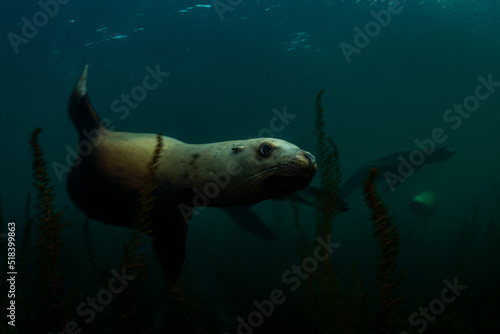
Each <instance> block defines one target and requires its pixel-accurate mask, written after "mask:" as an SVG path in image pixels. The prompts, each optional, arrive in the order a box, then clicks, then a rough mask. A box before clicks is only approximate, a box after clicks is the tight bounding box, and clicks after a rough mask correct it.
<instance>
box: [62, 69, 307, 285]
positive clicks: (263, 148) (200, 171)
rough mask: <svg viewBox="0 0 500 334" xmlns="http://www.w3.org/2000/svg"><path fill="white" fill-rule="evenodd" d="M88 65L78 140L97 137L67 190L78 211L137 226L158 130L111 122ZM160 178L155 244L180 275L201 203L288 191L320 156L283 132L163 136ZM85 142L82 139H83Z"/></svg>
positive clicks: (75, 112) (75, 104)
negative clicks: (91, 85) (205, 140)
mask: <svg viewBox="0 0 500 334" xmlns="http://www.w3.org/2000/svg"><path fill="white" fill-rule="evenodd" d="M86 82H87V67H85V69H84V71H83V73H82V75H81V77H80V79H79V80H78V82H77V84H76V86H75V88H74V90H73V93H72V95H71V97H70V100H69V105H68V110H69V115H70V118H71V120H72V122H73V124H74V126H75V128H76V130H77V131H78V134H79V138H80V141H83V140H86V139H87V138H88V137H89V133H90V134H92V135H91V137H93V138H94V142H93V146H92V147H91V149H90V150H87V151H86V152H79V153H80V156H79V158H78V159H77V162H75V164H74V165H73V168H72V172H71V173H70V174H69V175H68V180H67V187H68V193H69V195H70V197H71V199H72V200H73V202H74V203H75V204H76V206H77V207H78V208H80V210H82V211H83V212H84V213H85V214H86V215H88V216H89V217H90V218H92V219H96V220H99V221H101V222H104V223H108V224H113V225H119V226H131V224H132V223H133V222H134V219H135V217H136V216H137V214H138V210H139V198H140V190H141V189H142V187H143V178H144V176H145V175H146V174H147V167H146V165H147V163H148V162H149V161H150V159H151V156H152V154H153V152H154V149H155V147H156V145H157V135H155V134H142V133H130V132H115V131H111V130H109V129H107V128H106V127H105V126H104V124H103V122H102V121H101V119H100V118H99V116H98V115H97V113H96V112H95V110H94V108H93V107H92V105H91V103H90V101H89V98H88V96H87V88H86ZM162 140H163V150H162V152H161V159H160V161H159V162H160V165H159V169H158V172H157V173H156V176H155V179H154V183H155V185H156V186H157V188H156V191H155V193H154V195H155V199H156V205H155V209H154V212H153V214H152V217H153V222H152V223H153V224H152V236H153V238H154V241H153V249H154V251H155V254H156V256H157V257H158V259H159V261H160V263H161V264H162V266H163V268H164V271H165V274H166V275H167V276H168V277H169V278H170V279H172V280H173V281H175V280H176V279H177V278H178V276H179V274H180V269H181V266H182V263H183V261H184V257H185V238H186V233H187V223H188V222H189V219H190V218H191V215H192V214H193V213H194V214H197V213H198V211H197V210H199V209H196V207H205V206H215V207H225V206H233V205H245V204H252V203H256V202H259V201H263V200H266V199H271V198H276V197H282V196H287V195H289V194H291V193H293V192H294V191H297V190H299V189H302V188H304V187H306V186H307V185H309V183H310V182H311V179H312V178H313V176H314V174H315V172H316V168H317V166H316V159H315V157H314V156H313V155H312V154H310V153H309V152H306V151H303V150H301V149H300V148H298V147H297V146H295V145H293V144H291V143H289V142H286V141H284V140H280V139H274V138H257V139H248V140H235V141H225V142H218V143H209V144H186V143H183V142H181V141H179V140H177V139H174V138H170V137H165V136H162ZM79 146H81V145H79Z"/></svg>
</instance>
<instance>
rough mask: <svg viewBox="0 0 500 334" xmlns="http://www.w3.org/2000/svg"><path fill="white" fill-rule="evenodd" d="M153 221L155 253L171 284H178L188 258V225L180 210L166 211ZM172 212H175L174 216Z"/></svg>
mask: <svg viewBox="0 0 500 334" xmlns="http://www.w3.org/2000/svg"><path fill="white" fill-rule="evenodd" d="M165 212H169V213H170V214H162V215H161V216H160V217H156V218H155V219H154V221H153V232H152V234H151V236H152V237H153V251H154V252H155V255H156V258H157V259H158V261H159V262H160V265H161V266H162V268H163V273H164V275H165V277H166V278H167V279H168V280H169V281H170V283H172V284H173V283H175V282H177V279H178V278H179V276H180V273H181V269H182V264H183V263H184V259H185V258H186V236H187V227H188V224H187V222H186V220H185V217H184V216H183V215H182V214H181V212H180V211H179V209H178V208H175V210H171V211H169V210H165ZM172 212H175V213H174V214H172Z"/></svg>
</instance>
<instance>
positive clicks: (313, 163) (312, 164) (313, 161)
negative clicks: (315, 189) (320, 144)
mask: <svg viewBox="0 0 500 334" xmlns="http://www.w3.org/2000/svg"><path fill="white" fill-rule="evenodd" d="M302 154H303V155H304V157H305V158H306V159H307V160H309V167H313V168H314V169H316V157H315V156H314V155H312V154H311V153H309V152H307V151H302Z"/></svg>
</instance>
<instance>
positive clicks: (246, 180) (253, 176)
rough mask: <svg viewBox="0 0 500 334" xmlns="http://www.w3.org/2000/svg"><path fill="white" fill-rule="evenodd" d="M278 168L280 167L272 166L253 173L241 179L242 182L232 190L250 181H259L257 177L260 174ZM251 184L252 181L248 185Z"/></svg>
mask: <svg viewBox="0 0 500 334" xmlns="http://www.w3.org/2000/svg"><path fill="white" fill-rule="evenodd" d="M277 169H278V167H271V168H267V169H264V170H263V171H260V172H258V173H256V174H254V175H251V176H249V177H247V178H246V179H244V180H243V181H241V182H240V183H238V184H237V185H236V186H234V187H233V189H231V191H234V190H236V189H237V188H239V187H240V186H241V185H243V184H245V183H247V182H248V181H252V182H254V181H257V180H255V178H256V177H257V176H259V175H262V174H265V173H269V172H272V171H274V170H277ZM251 184H252V183H249V184H246V186H247V187H248V186H250V185H251Z"/></svg>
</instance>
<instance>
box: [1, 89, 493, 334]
mask: <svg viewBox="0 0 500 334" xmlns="http://www.w3.org/2000/svg"><path fill="white" fill-rule="evenodd" d="M323 94H324V91H321V92H320V93H319V94H318V97H317V99H316V108H315V111H316V123H315V127H316V135H317V139H318V144H317V158H318V160H317V161H318V173H319V178H320V186H321V189H322V193H323V195H322V196H321V197H319V198H318V199H317V202H316V206H315V209H314V215H310V214H304V212H305V210H306V209H305V208H304V207H301V206H299V205H298V204H297V203H293V202H292V203H291V204H289V205H288V206H287V210H288V211H289V212H288V213H289V216H290V217H292V218H291V219H292V222H291V223H290V222H288V224H287V226H288V227H290V226H293V228H292V230H293V231H292V232H293V233H295V234H296V236H297V238H296V240H298V243H297V245H296V250H297V251H296V254H291V255H290V254H285V253H287V252H289V251H288V250H287V249H283V253H284V254H283V256H285V255H286V256H287V257H290V256H291V257H293V258H294V259H295V260H294V261H295V263H302V268H306V269H307V275H304V276H303V278H301V280H300V281H295V283H296V284H295V285H293V287H294V288H295V289H293V288H292V289H289V290H292V293H287V294H286V301H285V302H283V303H280V304H279V305H274V306H273V312H272V314H270V315H269V316H268V317H267V316H266V317H265V316H263V315H262V314H261V315H260V317H261V318H258V317H257V318H255V315H256V314H257V313H255V312H256V311H255V307H253V304H252V300H259V301H260V300H264V299H265V298H269V291H272V290H273V289H276V288H277V287H280V288H282V291H285V287H286V285H285V283H284V282H285V281H286V280H284V279H283V277H278V279H276V280H273V278H269V279H267V276H269V275H266V279H265V280H262V279H260V280H259V279H257V278H255V273H253V272H251V271H249V270H248V269H247V268H246V264H245V263H244V262H238V261H234V263H232V265H231V266H230V267H228V266H222V265H220V266H218V265H217V263H215V264H214V266H215V267H216V268H217V270H218V271H219V272H220V273H221V275H220V277H221V279H222V278H225V279H226V280H225V281H223V283H222V284H225V285H226V289H227V291H237V290H238V289H240V290H241V291H242V293H241V294H231V293H230V292H228V295H229V296H228V297H227V300H226V301H222V302H220V303H214V302H213V301H211V300H208V299H207V297H206V294H204V293H202V289H201V288H200V282H199V281H200V280H201V279H203V278H200V277H197V276H196V275H194V274H193V273H191V272H189V271H187V270H184V271H183V272H182V275H181V277H180V279H179V282H178V283H176V284H171V283H170V282H167V281H163V282H160V284H158V285H156V286H154V287H152V286H151V285H150V284H149V283H150V277H151V276H152V272H151V270H150V268H151V267H150V266H148V261H147V254H146V251H147V249H149V248H147V247H142V246H143V245H144V243H145V242H147V241H148V237H147V236H146V235H147V234H148V233H151V224H150V221H151V217H150V215H151V213H152V212H153V210H154V208H155V196H154V194H155V185H154V182H153V180H154V177H155V173H156V172H157V168H158V161H159V158H160V156H161V151H162V145H163V143H162V140H161V136H158V139H157V145H156V148H155V150H154V152H151V160H150V161H149V163H148V165H147V166H148V168H147V170H148V173H147V174H146V175H144V180H143V183H144V187H143V191H142V194H141V201H140V202H141V212H140V214H139V216H138V217H137V218H136V220H135V223H134V226H133V228H130V229H129V230H128V238H127V240H126V242H125V243H124V245H123V251H122V256H121V261H120V262H119V263H116V264H115V265H114V268H116V271H117V272H118V273H120V272H122V270H123V271H124V272H126V273H127V275H128V277H130V280H128V282H127V284H126V285H125V284H124V286H123V287H122V288H120V289H118V291H117V292H116V293H114V295H113V296H112V298H113V301H112V302H110V303H109V307H108V308H107V309H106V310H104V311H103V313H102V314H100V315H98V316H96V315H95V314H94V318H95V321H94V318H92V319H91V320H90V317H89V318H85V319H86V320H90V321H88V322H87V321H82V319H81V317H78V314H77V313H75V310H78V309H79V306H80V305H81V304H79V303H81V302H82V300H83V301H84V300H85V297H87V296H88V295H89V294H90V296H95V295H96V291H99V292H98V293H97V297H98V298H99V296H100V292H101V291H106V290H105V289H106V287H107V286H108V284H109V281H110V279H112V277H113V275H112V274H110V272H109V270H107V268H101V267H100V266H99V264H98V263H96V255H95V253H94V248H93V245H92V243H93V234H92V230H91V229H90V228H89V226H88V224H87V222H85V224H84V233H83V234H82V240H84V241H83V242H84V243H85V244H86V246H87V252H86V254H84V256H83V258H85V259H86V261H87V262H88V263H87V264H88V265H87V266H86V269H87V270H88V272H87V273H85V275H87V276H88V277H91V278H92V279H93V282H81V281H75V280H71V279H69V278H68V274H67V272H65V271H64V265H65V262H64V260H63V259H62V258H61V254H63V253H64V252H66V250H69V245H68V244H67V243H65V241H66V239H65V238H66V237H65V230H66V229H67V227H69V225H70V224H75V222H71V220H68V219H65V218H64V217H63V215H64V209H62V210H61V209H58V208H56V206H55V204H54V203H55V202H54V199H55V192H54V187H53V185H52V184H51V181H50V179H49V177H48V173H47V164H46V162H45V161H44V156H43V151H42V148H41V144H40V134H41V129H35V130H34V131H33V133H32V136H31V138H30V146H31V149H32V156H33V190H32V192H33V194H34V196H33V198H32V196H31V195H30V194H28V195H27V199H26V207H25V217H24V224H22V227H23V230H22V231H21V230H18V231H17V238H18V239H19V240H18V241H17V243H18V248H17V266H18V276H17V277H18V282H17V291H16V303H17V308H16V327H12V326H8V325H7V324H6V321H3V322H2V323H0V332H1V333H23V334H24V333H86V332H88V333H113V332H115V333H134V334H137V333H218V334H222V333H227V334H232V333H245V334H250V333H404V334H407V333H422V332H425V333H451V332H453V333H455V332H456V333H499V332H500V321H499V320H498V319H500V303H499V302H498V301H499V300H500V289H499V287H498V282H499V281H500V266H499V263H498V259H499V258H500V248H499V247H498V246H499V245H500V186H499V185H497V184H496V182H494V180H493V182H492V183H493V184H494V185H493V194H494V195H493V202H494V204H493V207H492V210H491V212H490V213H488V216H487V218H484V215H480V214H479V212H478V210H479V209H478V208H477V206H473V208H472V211H471V212H467V213H465V214H463V215H462V216H461V217H460V218H452V217H450V218H448V220H449V222H448V221H446V222H443V224H444V223H446V224H448V225H447V226H453V228H454V231H456V234H454V235H451V233H450V234H449V240H448V241H447V243H446V244H445V243H443V242H441V243H436V242H435V238H436V237H435V236H433V235H431V233H430V232H429V231H427V230H425V229H423V228H422V227H419V226H416V225H411V224H410V223H409V226H410V228H409V229H406V230H404V233H403V232H402V229H401V222H399V221H397V220H396V219H394V218H392V217H391V215H390V212H389V210H388V208H387V207H386V206H385V204H384V203H383V202H382V200H381V197H380V196H379V194H378V192H377V189H376V183H375V180H376V173H377V169H376V168H375V169H373V170H371V171H370V172H369V174H367V175H366V182H365V186H364V190H363V192H364V197H365V202H366V207H367V211H368V213H369V215H368V216H362V217H360V218H359V219H360V221H359V222H353V225H354V223H356V224H358V225H360V224H362V225H364V226H366V227H367V228H368V229H369V230H371V233H370V235H369V239H361V242H363V243H367V244H370V245H371V246H373V247H371V248H363V249H371V250H372V251H361V252H359V253H358V254H357V257H346V258H345V259H344V258H342V257H340V256H338V255H337V254H340V252H343V251H344V250H343V248H348V247H349V246H344V242H345V243H346V244H348V241H344V240H342V244H337V243H335V242H334V240H336V239H335V236H336V234H338V233H339V232H341V231H343V230H344V229H345V228H346V226H342V224H340V223H339V221H337V217H338V213H339V211H340V210H339V205H338V203H337V201H338V197H339V188H340V184H341V176H342V171H341V164H340V159H339V150H338V148H337V146H336V145H335V142H334V141H333V140H332V138H331V137H330V136H328V135H327V134H326V132H325V130H324V128H325V111H324V109H323V105H322V102H321V98H322V95H323ZM33 199H34V200H33ZM33 202H34V203H33ZM33 207H34V208H35V209H36V211H35V213H34V214H32V213H31V209H32V208H33ZM282 209H283V207H280V210H282ZM306 217H307V218H306ZM311 217H313V218H314V219H313V220H312V219H311ZM0 222H1V226H2V230H1V231H0V232H2V233H5V226H6V222H5V221H4V218H3V211H2V206H1V197H0ZM344 224H345V223H344ZM358 225H356V226H358ZM35 226H36V227H37V228H34V227H35ZM306 226H307V227H306ZM18 227H21V224H18ZM311 227H314V228H313V230H314V231H311ZM427 228H429V227H427ZM449 229H450V230H451V227H450V228H449ZM288 232H289V231H288ZM232 241H234V242H236V243H237V242H239V240H232ZM358 242H359V241H358ZM324 244H329V245H333V246H334V247H333V248H335V249H334V250H332V252H327V253H324V252H323V253H321V254H322V256H321V257H318V256H317V255H318V253H317V251H316V250H317V249H318V248H317V247H318V245H324ZM0 252H1V255H2V259H4V258H6V256H5V253H6V246H5V242H3V240H2V243H1V244H0ZM325 254H326V255H325ZM342 254H345V253H342ZM66 255H67V256H70V257H71V256H73V255H72V254H71V252H70V251H68V252H67V253H66ZM85 255H86V256H85ZM353 258H355V260H353ZM312 259H315V261H313V260H312ZM256 261H257V263H259V261H261V262H262V263H264V262H265V261H266V259H265V258H259V259H256ZM359 261H361V262H362V263H372V268H366V265H363V266H361V265H360V262H359ZM5 266H6V264H5V263H4V261H3V260H2V264H1V267H2V273H1V279H2V281H1V282H0V289H1V293H2V295H5V294H6V291H7V284H6V274H5V273H6V272H7V270H6V267H5ZM346 268H350V270H346ZM279 278H281V281H280V280H279ZM436 282H437V283H436ZM89 286H90V287H91V288H89ZM96 287H97V289H96ZM99 289H101V290H99ZM243 290H244V291H243ZM151 291H153V294H154V295H156V296H158V297H159V298H157V299H158V300H160V302H159V303H158V302H155V303H152V302H151ZM443 291H444V292H443ZM108 293H109V292H108ZM101 296H105V294H104V293H103V294H102V295H101ZM443 296H444V297H443ZM229 301H230V302H229ZM214 305H217V307H214ZM262 305H263V304H262ZM2 308H3V310H5V309H6V308H7V304H6V301H5V299H2ZM252 314H253V315H254V318H253V320H252V318H251V316H252ZM246 315H248V317H246ZM3 318H4V319H5V316H3ZM255 319H262V321H260V322H259V324H258V325H255V324H256V320H255ZM252 321H253V322H252ZM243 323H245V325H243ZM252 324H254V325H255V326H254V325H252Z"/></svg>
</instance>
